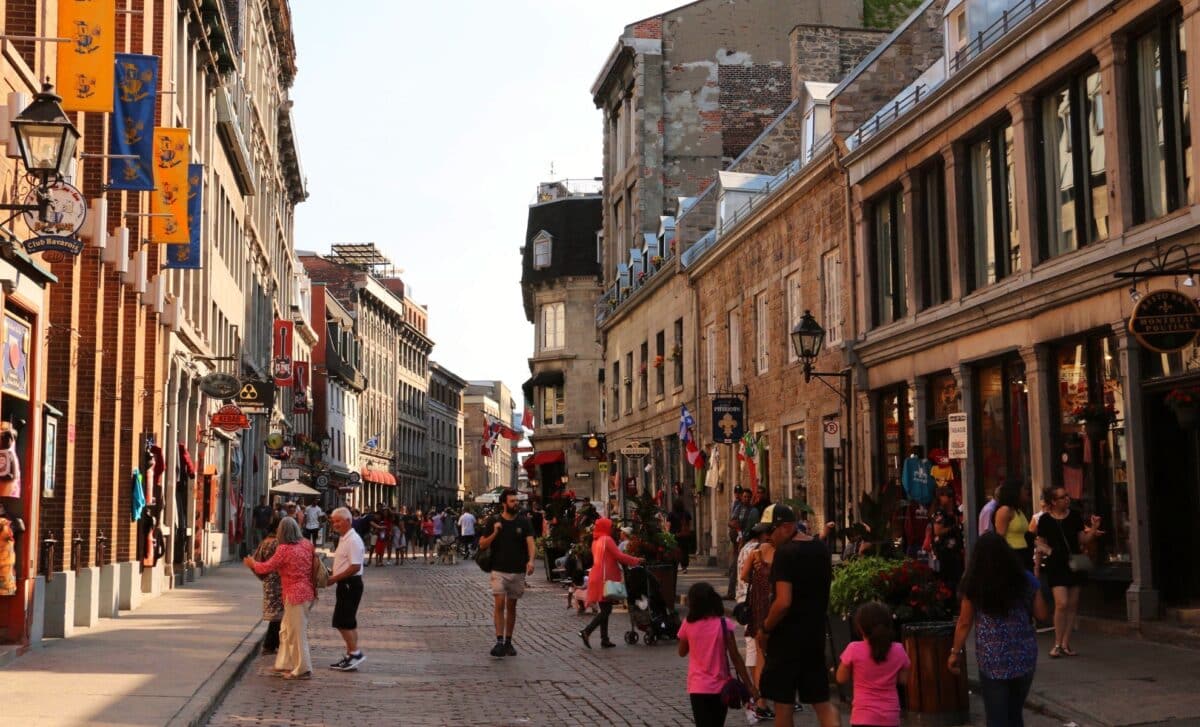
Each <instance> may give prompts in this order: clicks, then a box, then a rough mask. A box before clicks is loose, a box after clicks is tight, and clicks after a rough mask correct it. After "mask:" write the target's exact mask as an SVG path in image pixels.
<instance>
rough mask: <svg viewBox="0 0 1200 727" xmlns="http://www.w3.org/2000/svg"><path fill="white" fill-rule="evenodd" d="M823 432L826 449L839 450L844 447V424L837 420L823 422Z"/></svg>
mask: <svg viewBox="0 0 1200 727" xmlns="http://www.w3.org/2000/svg"><path fill="white" fill-rule="evenodd" d="M821 432H822V434H823V437H822V443H823V444H824V445H825V449H837V448H838V447H840V446H842V424H841V422H839V421H838V420H837V419H836V418H834V419H826V420H825V421H824V422H822V423H821Z"/></svg>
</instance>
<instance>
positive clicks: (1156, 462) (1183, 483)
mask: <svg viewBox="0 0 1200 727" xmlns="http://www.w3.org/2000/svg"><path fill="white" fill-rule="evenodd" d="M1188 386H1192V387H1195V386H1200V380H1193V381H1191V382H1190V384H1189V383H1179V384H1176V385H1175V386H1172V387H1170V388H1160V389H1157V390H1154V391H1151V390H1148V391H1147V392H1146V395H1145V398H1144V406H1145V417H1144V422H1145V443H1146V455H1147V465H1148V469H1149V474H1150V482H1149V493H1148V494H1149V499H1150V520H1151V527H1150V537H1151V543H1150V545H1151V547H1150V552H1151V558H1152V559H1153V560H1152V563H1153V569H1154V584H1155V586H1156V587H1157V588H1158V590H1159V597H1160V598H1161V599H1162V603H1163V605H1164V606H1168V607H1171V606H1175V607H1178V606H1192V607H1195V606H1196V605H1200V527H1198V523H1197V519H1196V518H1197V514H1198V513H1200V428H1196V427H1195V426H1188V427H1185V426H1182V425H1181V424H1180V422H1179V420H1178V419H1177V418H1176V415H1175V412H1174V411H1173V410H1172V409H1171V407H1170V406H1168V405H1167V403H1166V398H1167V396H1168V394H1169V393H1170V392H1171V391H1172V390H1175V389H1179V388H1184V387H1188Z"/></svg>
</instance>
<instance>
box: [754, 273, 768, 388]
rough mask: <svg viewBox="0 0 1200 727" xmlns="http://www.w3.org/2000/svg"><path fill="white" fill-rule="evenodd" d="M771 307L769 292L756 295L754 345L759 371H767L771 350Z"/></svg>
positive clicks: (761, 372)
mask: <svg viewBox="0 0 1200 727" xmlns="http://www.w3.org/2000/svg"><path fill="white" fill-rule="evenodd" d="M770 326H771V309H770V299H769V298H768V297H767V294H766V293H765V292H764V293H759V294H758V295H756V296H754V347H755V359H756V364H757V368H758V373H760V374H765V373H766V372H767V364H768V358H769V354H770V351H771V336H770V332H771V330H770Z"/></svg>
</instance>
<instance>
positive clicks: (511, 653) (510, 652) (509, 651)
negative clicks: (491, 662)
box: [504, 641, 517, 656]
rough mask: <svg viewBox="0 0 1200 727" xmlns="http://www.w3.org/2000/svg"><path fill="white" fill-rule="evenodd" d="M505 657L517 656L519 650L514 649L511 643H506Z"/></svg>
mask: <svg viewBox="0 0 1200 727" xmlns="http://www.w3.org/2000/svg"><path fill="white" fill-rule="evenodd" d="M504 655H505V656H516V655H517V650H516V649H514V648H513V645H512V642H511V641H508V642H505V644H504Z"/></svg>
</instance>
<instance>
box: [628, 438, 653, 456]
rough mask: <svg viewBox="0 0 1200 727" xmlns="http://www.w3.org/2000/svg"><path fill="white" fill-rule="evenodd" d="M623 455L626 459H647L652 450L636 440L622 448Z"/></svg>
mask: <svg viewBox="0 0 1200 727" xmlns="http://www.w3.org/2000/svg"><path fill="white" fill-rule="evenodd" d="M621 454H623V455H625V456H626V457H645V456H646V455H648V454H650V448H649V447H647V446H646V445H644V444H642V443H641V442H638V441H636V440H634V441H632V442H630V443H629V444H627V445H625V446H624V447H621Z"/></svg>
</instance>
